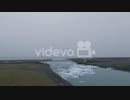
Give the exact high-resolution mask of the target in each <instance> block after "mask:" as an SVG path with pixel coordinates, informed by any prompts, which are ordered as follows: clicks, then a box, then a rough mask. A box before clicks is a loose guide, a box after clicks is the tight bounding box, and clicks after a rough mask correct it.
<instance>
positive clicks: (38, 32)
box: [0, 12, 130, 58]
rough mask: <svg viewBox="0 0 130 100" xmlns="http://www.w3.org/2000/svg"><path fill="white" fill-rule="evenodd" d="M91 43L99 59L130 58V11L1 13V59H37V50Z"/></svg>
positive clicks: (73, 46)
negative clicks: (79, 42) (35, 50)
mask: <svg viewBox="0 0 130 100" xmlns="http://www.w3.org/2000/svg"><path fill="white" fill-rule="evenodd" d="M87 40H88V41H91V43H92V49H94V50H95V51H96V57H130V44H129V43H130V13H129V12H118V13H117V12H0V57H1V58H2V57H36V54H35V52H34V49H41V48H49V47H50V46H52V47H54V48H58V49H59V48H60V49H76V48H77V42H78V41H87Z"/></svg>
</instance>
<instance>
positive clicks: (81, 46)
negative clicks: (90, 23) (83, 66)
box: [77, 41, 95, 58]
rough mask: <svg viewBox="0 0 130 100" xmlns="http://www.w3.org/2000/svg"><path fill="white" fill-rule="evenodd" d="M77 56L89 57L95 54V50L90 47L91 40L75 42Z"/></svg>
mask: <svg viewBox="0 0 130 100" xmlns="http://www.w3.org/2000/svg"><path fill="white" fill-rule="evenodd" d="M77 46H78V48H77V57H87V58H91V57H92V56H93V55H95V50H92V49H91V42H90V41H85V42H83V41H79V42H78V43H77Z"/></svg>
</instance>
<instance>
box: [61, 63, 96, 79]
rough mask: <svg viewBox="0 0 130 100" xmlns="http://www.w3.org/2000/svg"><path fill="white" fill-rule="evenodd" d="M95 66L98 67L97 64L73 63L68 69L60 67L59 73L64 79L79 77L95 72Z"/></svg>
mask: <svg viewBox="0 0 130 100" xmlns="http://www.w3.org/2000/svg"><path fill="white" fill-rule="evenodd" d="M94 68H97V66H91V65H79V64H73V65H71V66H70V67H68V69H63V68H60V69H58V70H59V72H58V74H59V75H60V76H61V77H62V78H64V79H67V78H79V77H81V76H84V75H93V74H95V72H94V70H93V69H94Z"/></svg>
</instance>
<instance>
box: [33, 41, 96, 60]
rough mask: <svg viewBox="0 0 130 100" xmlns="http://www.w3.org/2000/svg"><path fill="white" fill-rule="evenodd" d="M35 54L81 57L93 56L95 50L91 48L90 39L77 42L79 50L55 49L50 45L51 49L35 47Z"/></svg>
mask: <svg viewBox="0 0 130 100" xmlns="http://www.w3.org/2000/svg"><path fill="white" fill-rule="evenodd" d="M34 51H35V54H36V56H37V57H39V56H42V57H51V56H54V57H59V56H60V57H61V56H63V57H66V56H68V57H73V56H75V55H76V56H77V57H79V58H91V57H93V55H95V50H92V48H91V42H90V41H85V42H83V41H78V42H77V50H73V49H64V50H63V49H53V47H52V46H50V48H49V49H45V48H42V49H40V50H37V49H35V50H34Z"/></svg>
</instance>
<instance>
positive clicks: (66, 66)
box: [46, 61, 130, 86]
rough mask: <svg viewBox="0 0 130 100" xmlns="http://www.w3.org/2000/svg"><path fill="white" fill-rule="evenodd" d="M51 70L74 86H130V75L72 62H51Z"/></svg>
mask: <svg viewBox="0 0 130 100" xmlns="http://www.w3.org/2000/svg"><path fill="white" fill-rule="evenodd" d="M46 63H48V64H50V67H51V69H52V70H53V71H54V72H55V73H57V74H59V75H60V76H61V77H62V78H64V79H65V80H67V81H69V82H70V83H71V84H73V85H74V86H130V73H129V72H124V71H119V70H113V69H111V68H100V67H98V66H92V65H81V64H76V63H74V62H72V61H52V62H51V61H50V62H46Z"/></svg>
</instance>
